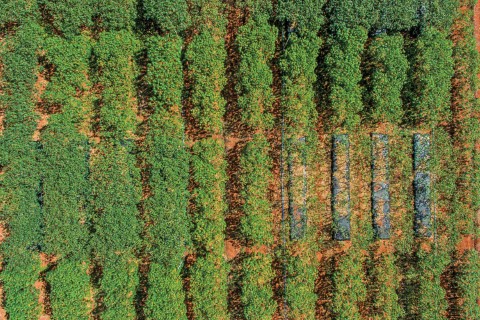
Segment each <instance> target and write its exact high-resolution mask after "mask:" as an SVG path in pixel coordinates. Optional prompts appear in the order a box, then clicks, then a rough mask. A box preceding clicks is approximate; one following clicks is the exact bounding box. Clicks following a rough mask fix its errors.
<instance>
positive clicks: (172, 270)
mask: <svg viewBox="0 0 480 320" xmlns="http://www.w3.org/2000/svg"><path fill="white" fill-rule="evenodd" d="M146 45H147V57H148V67H147V76H146V81H147V83H148V85H149V86H150V89H151V97H150V106H151V107H152V109H153V110H154V111H153V114H152V115H151V116H150V118H149V119H148V132H147V136H146V141H145V159H146V160H145V162H146V165H147V172H148V177H149V179H148V186H149V196H148V198H147V199H146V200H145V203H144V214H145V216H146V217H147V219H148V220H149V223H148V225H149V227H148V228H147V232H146V233H147V237H146V238H147V240H148V241H147V250H146V251H147V253H148V254H149V256H150V272H149V276H148V296H147V302H146V311H145V314H146V316H147V318H148V319H186V309H185V303H184V300H185V294H184V292H183V284H182V270H183V268H182V267H183V258H184V254H185V252H186V249H187V248H186V245H187V244H188V243H189V238H190V235H189V224H188V217H187V200H188V192H187V187H188V178H189V153H188V151H187V149H186V148H185V146H184V142H183V132H184V123H183V118H182V114H181V109H182V89H183V72H182V61H181V53H182V46H183V40H182V38H181V37H179V36H177V35H173V34H171V35H166V36H152V37H150V38H148V39H147V43H146Z"/></svg>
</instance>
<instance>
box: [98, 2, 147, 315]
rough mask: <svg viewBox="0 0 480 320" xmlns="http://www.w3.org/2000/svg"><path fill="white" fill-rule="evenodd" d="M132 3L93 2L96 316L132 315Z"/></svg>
mask: <svg viewBox="0 0 480 320" xmlns="http://www.w3.org/2000/svg"><path fill="white" fill-rule="evenodd" d="M135 12H136V7H135V2H134V1H130V0H125V1H122V4H121V5H119V4H118V3H114V2H103V3H101V4H98V5H97V6H96V7H95V12H94V15H95V17H96V19H95V20H96V21H97V25H96V28H97V29H98V30H100V32H99V34H98V35H97V38H98V41H97V42H96V43H95V44H94V47H93V55H94V64H95V65H94V68H95V71H96V77H95V81H96V83H97V86H98V89H99V90H98V91H99V95H98V100H97V101H96V108H95V118H96V119H97V123H96V124H95V125H96V129H97V132H96V134H97V136H98V142H97V143H96V144H95V145H94V150H93V152H92V157H91V162H90V166H91V174H90V180H91V187H92V198H93V210H94V217H93V223H94V234H93V240H92V246H93V248H94V249H93V250H94V252H93V256H94V262H95V268H96V270H95V271H94V272H95V275H93V277H94V278H96V279H98V280H96V281H97V283H96V284H95V285H96V289H97V290H96V292H95V293H96V296H95V301H96V306H95V310H94V314H101V317H102V319H130V318H133V317H134V316H135V305H134V299H135V292H136V287H137V285H138V261H137V260H138V259H137V257H136V255H135V254H136V250H137V249H138V248H139V244H140V236H139V235H140V231H141V225H140V221H139V220H138V215H139V213H138V209H137V205H138V204H139V202H140V198H141V186H140V172H139V169H138V168H137V167H136V157H135V154H134V150H135V136H134V133H135V130H136V124H137V123H136V122H137V121H136V111H135V105H136V102H135V90H134V80H135V76H136V73H135V63H134V59H133V58H134V54H135V52H136V50H137V47H138V44H137V40H136V38H135V37H134V34H133V32H132V28H133V25H134V18H135Z"/></svg>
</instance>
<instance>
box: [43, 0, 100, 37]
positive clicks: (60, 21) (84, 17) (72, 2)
mask: <svg viewBox="0 0 480 320" xmlns="http://www.w3.org/2000/svg"><path fill="white" fill-rule="evenodd" d="M38 2H39V5H40V6H41V7H42V10H44V14H46V15H47V16H49V17H51V23H52V26H53V28H54V29H55V30H58V31H60V32H61V33H62V34H63V35H64V36H66V37H71V36H73V35H77V34H79V33H80V32H81V29H82V28H89V27H91V26H92V16H93V11H94V3H95V2H94V0H38Z"/></svg>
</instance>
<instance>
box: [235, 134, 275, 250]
mask: <svg viewBox="0 0 480 320" xmlns="http://www.w3.org/2000/svg"><path fill="white" fill-rule="evenodd" d="M269 147H270V145H269V143H268V141H267V139H266V138H265V136H263V135H260V134H258V135H255V136H254V137H253V140H252V141H250V142H248V143H247V145H246V146H245V149H244V150H243V155H242V158H241V159H240V167H241V169H240V170H241V176H240V181H241V183H242V186H243V188H242V190H241V195H242V198H243V199H244V200H245V203H244V204H243V210H244V212H245V216H244V218H243V219H242V232H243V234H244V236H245V238H246V240H247V242H248V243H249V244H251V245H253V246H261V245H266V246H270V245H272V244H273V235H272V230H271V229H272V225H271V223H272V221H271V217H270V215H269V213H270V210H271V204H270V203H269V201H268V198H267V196H266V190H268V186H269V184H270V180H271V179H272V178H273V177H272V173H271V172H270V170H271V166H272V163H271V162H272V161H271V159H270V158H269V155H268V152H269Z"/></svg>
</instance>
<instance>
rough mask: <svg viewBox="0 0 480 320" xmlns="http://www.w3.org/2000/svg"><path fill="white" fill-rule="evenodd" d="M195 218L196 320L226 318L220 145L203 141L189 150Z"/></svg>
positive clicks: (223, 178) (193, 283)
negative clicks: (191, 151) (191, 153)
mask: <svg viewBox="0 0 480 320" xmlns="http://www.w3.org/2000/svg"><path fill="white" fill-rule="evenodd" d="M192 168H193V179H194V181H195V183H196V185H197V187H196V188H195V189H194V191H193V201H194V204H195V209H196V211H195V215H194V217H193V224H194V229H193V233H192V238H193V243H194V245H195V247H196V251H197V260H196V261H195V264H194V265H193V267H192V270H191V274H192V275H191V292H190V293H191V295H192V299H193V305H194V313H195V317H196V318H197V319H219V320H220V319H225V318H227V266H226V264H225V261H224V258H223V253H224V232H225V219H224V213H225V210H226V204H225V202H224V201H223V199H224V197H225V183H226V180H227V177H226V174H225V170H226V162H225V160H224V147H223V142H222V141H221V140H218V139H214V138H205V139H203V140H200V141H198V142H197V143H195V145H194V146H193V156H192Z"/></svg>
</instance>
